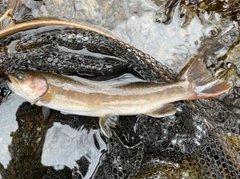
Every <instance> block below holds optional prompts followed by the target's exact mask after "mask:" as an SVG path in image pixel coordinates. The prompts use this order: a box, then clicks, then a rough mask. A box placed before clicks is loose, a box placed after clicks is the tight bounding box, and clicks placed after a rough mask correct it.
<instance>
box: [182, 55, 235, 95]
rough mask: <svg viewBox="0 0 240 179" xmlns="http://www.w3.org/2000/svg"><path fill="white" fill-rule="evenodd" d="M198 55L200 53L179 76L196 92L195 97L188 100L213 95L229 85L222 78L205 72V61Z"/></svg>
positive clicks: (225, 89) (223, 90)
mask: <svg viewBox="0 0 240 179" xmlns="http://www.w3.org/2000/svg"><path fill="white" fill-rule="evenodd" d="M199 57H200V55H198V56H197V57H196V58H195V59H194V60H193V62H192V63H191V65H190V66H189V68H188V69H187V70H186V71H185V73H184V74H183V76H182V77H181V79H185V80H187V81H188V82H190V83H192V88H193V90H194V92H195V93H196V96H195V97H193V98H191V99H188V100H192V99H199V98H209V97H214V96H217V95H219V94H222V93H224V92H226V91H228V90H229V89H230V88H231V85H230V84H228V83H227V82H225V81H223V80H220V79H217V78H215V77H212V76H211V75H210V74H209V73H208V72H207V69H206V65H205V63H204V62H203V61H202V60H201V59H199Z"/></svg>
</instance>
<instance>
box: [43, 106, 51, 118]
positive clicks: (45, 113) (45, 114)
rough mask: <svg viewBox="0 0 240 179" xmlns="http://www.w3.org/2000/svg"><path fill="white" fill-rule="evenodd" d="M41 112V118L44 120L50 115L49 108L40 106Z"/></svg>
mask: <svg viewBox="0 0 240 179" xmlns="http://www.w3.org/2000/svg"><path fill="white" fill-rule="evenodd" d="M42 112H43V119H44V120H46V119H47V118H49V116H50V114H51V110H50V108H47V107H42Z"/></svg>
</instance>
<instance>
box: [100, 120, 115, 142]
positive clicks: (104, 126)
mask: <svg viewBox="0 0 240 179" xmlns="http://www.w3.org/2000/svg"><path fill="white" fill-rule="evenodd" d="M117 122H118V116H117V115H108V116H100V117H99V125H100V128H101V130H102V133H103V134H104V135H105V136H106V137H108V138H111V137H112V129H111V127H112V128H115V127H116V125H117Z"/></svg>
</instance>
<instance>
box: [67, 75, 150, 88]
mask: <svg viewBox="0 0 240 179" xmlns="http://www.w3.org/2000/svg"><path fill="white" fill-rule="evenodd" d="M64 76H66V75H64ZM66 77H68V78H70V79H72V80H75V81H78V82H80V83H83V84H87V85H90V86H99V85H100V86H109V87H117V86H123V85H127V84H129V83H139V82H146V81H144V80H143V79H140V78H137V77H136V76H134V75H132V74H130V73H125V74H123V75H121V76H119V77H116V78H113V79H110V80H105V81H96V80H89V79H85V78H81V77H79V76H66Z"/></svg>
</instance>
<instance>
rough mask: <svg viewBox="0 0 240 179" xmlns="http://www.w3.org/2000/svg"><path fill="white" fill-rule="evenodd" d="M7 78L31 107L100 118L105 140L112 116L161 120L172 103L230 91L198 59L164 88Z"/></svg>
mask: <svg viewBox="0 0 240 179" xmlns="http://www.w3.org/2000/svg"><path fill="white" fill-rule="evenodd" d="M8 77H9V79H10V81H11V82H8V86H9V88H10V89H11V90H12V91H13V92H15V93H16V94H18V95H20V96H22V97H23V98H25V99H27V100H28V101H30V102H32V104H37V105H40V106H45V107H48V108H51V109H56V110H59V111H61V112H64V113H68V114H77V115H84V116H98V117H100V125H101V128H102V129H103V131H104V134H105V135H107V136H109V133H110V132H109V129H106V125H105V123H104V122H105V121H106V118H108V117H109V116H111V115H135V114H146V115H149V116H154V117H163V116H166V115H170V114H174V113H175V110H174V106H173V105H172V104H171V103H172V102H175V101H180V100H192V99H199V98H207V97H213V96H217V95H219V94H221V93H223V92H225V91H227V90H228V89H229V88H230V85H229V84H228V83H226V82H224V81H221V80H219V79H216V78H213V77H211V76H210V75H209V74H208V73H207V71H206V67H205V64H204V63H203V62H202V61H200V60H199V59H198V58H196V59H195V60H194V61H193V62H192V64H191V65H190V66H189V68H188V69H187V70H186V71H185V73H184V74H183V76H182V77H181V78H180V79H179V80H178V81H176V82H173V83H166V84H161V83H150V82H140V83H139V82H138V83H127V82H124V81H122V82H120V83H116V82H114V80H112V81H111V80H110V81H105V82H101V81H100V82H99V81H91V80H87V79H84V78H80V77H78V78H74V77H68V76H63V75H58V74H52V73H45V72H32V71H16V72H14V73H12V74H9V75H8ZM118 80H119V79H118ZM120 81H121V78H120ZM110 123H111V122H110Z"/></svg>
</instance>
